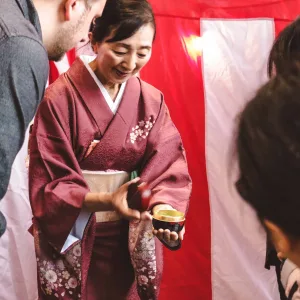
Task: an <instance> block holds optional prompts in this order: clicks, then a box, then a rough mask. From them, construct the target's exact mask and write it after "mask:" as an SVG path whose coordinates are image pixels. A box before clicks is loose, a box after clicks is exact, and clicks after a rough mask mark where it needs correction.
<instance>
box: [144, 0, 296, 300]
mask: <svg viewBox="0 0 300 300" xmlns="http://www.w3.org/2000/svg"><path fill="white" fill-rule="evenodd" d="M150 2H151V3H152V5H153V8H154V11H155V14H156V20H157V27H158V32H157V39H156V41H155V45H154V49H153V55H152V58H151V61H150V62H149V64H148V65H147V66H146V67H145V68H144V70H143V71H142V73H141V77H142V78H143V79H144V80H145V81H147V82H149V83H151V84H153V85H154V86H156V87H157V88H158V89H160V90H161V91H163V93H164V95H165V100H166V102H167V104H168V106H169V109H170V112H171V115H172V118H173V120H174V122H175V124H176V126H177V128H178V129H179V131H180V133H181V135H182V139H183V142H184V145H185V148H186V151H187V157H188V162H189V169H190V173H191V176H192V178H193V194H192V198H191V204H190V209H189V213H188V216H187V223H186V225H187V234H186V238H185V241H184V245H183V248H182V250H181V251H178V252H177V253H172V252H170V251H168V250H166V251H165V270H164V277H163V283H162V289H161V297H160V299H161V300H170V299H172V300H179V299H187V300H199V299H201V300H210V299H211V298H212V292H211V257H210V248H211V245H210V241H211V239H210V237H211V230H210V209H209V195H208V187H207V179H206V165H205V146H204V145H205V107H204V92H203V80H202V71H201V70H202V67H201V59H198V61H197V62H194V61H193V60H192V59H191V58H190V57H189V55H188V53H186V51H185V49H184V47H183V44H182V38H183V37H188V36H190V35H197V36H199V35H200V19H201V18H226V19H235V18H238V19H240V18H273V19H274V20H275V30H276V33H278V32H279V31H280V30H282V29H283V28H284V27H285V26H286V25H287V24H288V23H289V22H290V21H292V20H293V19H295V18H296V17H297V14H298V13H300V1H297V0H283V1H274V0H273V1H272V0H230V1H229V0H215V1H210V0H206V1H203V0H198V1H197V0H185V1H182V0H169V1H167V0H165V1H160V0H150ZM250 263H251V262H249V264H250ZM237 297H238V296H237ZM216 300H221V299H216Z"/></svg>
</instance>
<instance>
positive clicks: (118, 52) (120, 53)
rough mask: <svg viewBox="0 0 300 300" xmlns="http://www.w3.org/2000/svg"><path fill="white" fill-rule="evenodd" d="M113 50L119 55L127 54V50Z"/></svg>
mask: <svg viewBox="0 0 300 300" xmlns="http://www.w3.org/2000/svg"><path fill="white" fill-rule="evenodd" d="M113 51H114V53H115V54H117V55H125V54H126V52H120V51H115V50H113Z"/></svg>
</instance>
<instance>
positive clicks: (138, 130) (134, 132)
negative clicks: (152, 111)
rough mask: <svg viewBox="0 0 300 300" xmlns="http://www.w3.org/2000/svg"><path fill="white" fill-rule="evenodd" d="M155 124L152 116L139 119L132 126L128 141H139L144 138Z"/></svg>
mask: <svg viewBox="0 0 300 300" xmlns="http://www.w3.org/2000/svg"><path fill="white" fill-rule="evenodd" d="M154 124H155V120H154V118H153V117H149V118H148V120H146V121H144V120H142V121H139V122H138V125H136V126H135V127H132V129H131V133H130V142H131V143H132V144H134V143H135V142H136V141H141V140H142V139H146V137H147V136H148V135H149V133H150V131H151V129H152V127H153V125H154Z"/></svg>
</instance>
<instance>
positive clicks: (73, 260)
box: [37, 243, 81, 299]
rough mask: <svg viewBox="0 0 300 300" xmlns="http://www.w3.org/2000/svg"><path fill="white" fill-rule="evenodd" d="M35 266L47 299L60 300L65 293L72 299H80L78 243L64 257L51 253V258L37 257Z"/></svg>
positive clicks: (79, 253) (79, 246)
mask: <svg viewBox="0 0 300 300" xmlns="http://www.w3.org/2000/svg"><path fill="white" fill-rule="evenodd" d="M37 265H38V277H39V281H40V285H41V288H42V290H43V291H44V293H45V294H46V295H48V297H50V298H51V299H61V297H63V298H64V297H65V296H66V292H67V293H68V294H69V295H72V299H73V297H74V299H80V298H81V295H80V292H81V282H80V280H81V245H80V244H79V243H78V244H76V245H75V246H74V247H73V248H71V249H70V250H68V251H67V252H66V253H65V254H64V255H60V254H59V253H55V252H53V253H52V257H50V256H40V257H38V258H37ZM50 298H49V299H50ZM47 299H48V298H47ZM68 299H69V298H68Z"/></svg>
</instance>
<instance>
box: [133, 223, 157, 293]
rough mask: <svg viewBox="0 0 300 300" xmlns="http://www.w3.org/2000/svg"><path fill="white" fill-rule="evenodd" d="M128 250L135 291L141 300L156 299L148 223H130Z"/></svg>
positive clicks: (150, 229)
mask: <svg viewBox="0 0 300 300" xmlns="http://www.w3.org/2000/svg"><path fill="white" fill-rule="evenodd" d="M129 249H130V252H131V253H132V255H131V259H132V264H133V267H134V269H135V272H136V274H135V275H136V280H137V289H138V292H139V295H140V297H142V298H143V299H144V298H145V297H146V298H147V299H156V293H157V291H156V289H157V287H156V281H155V279H156V273H157V270H156V256H155V240H154V236H153V234H152V224H151V222H148V221H142V222H140V223H133V222H131V223H130V226H129Z"/></svg>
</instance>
